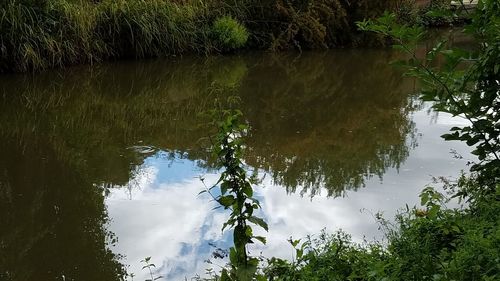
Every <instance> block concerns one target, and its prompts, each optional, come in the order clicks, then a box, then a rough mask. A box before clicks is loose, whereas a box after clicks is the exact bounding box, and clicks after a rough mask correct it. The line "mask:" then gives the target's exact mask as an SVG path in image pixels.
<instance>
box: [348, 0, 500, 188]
mask: <svg viewBox="0 0 500 281" xmlns="http://www.w3.org/2000/svg"><path fill="white" fill-rule="evenodd" d="M499 6H500V4H499V3H498V1H481V2H480V6H479V9H486V10H485V13H484V14H483V13H476V16H475V18H474V21H473V24H472V25H471V26H469V27H468V28H467V29H468V30H469V31H470V32H471V33H472V34H474V35H475V36H476V38H477V40H479V43H480V44H479V46H478V47H479V51H466V50H463V49H457V48H451V47H448V46H447V42H446V41H441V42H439V43H438V44H437V45H436V46H435V47H434V48H432V49H431V50H430V51H429V52H427V53H426V54H425V56H423V57H419V56H417V54H416V52H415V48H416V46H417V44H418V42H419V41H420V40H421V39H422V38H423V37H424V35H425V32H424V30H423V28H421V27H419V26H409V25H402V24H399V23H397V21H396V16H395V15H394V14H390V13H386V14H384V16H383V17H381V18H379V19H377V20H365V21H363V22H359V23H358V26H359V28H360V29H361V30H366V31H373V32H376V33H379V34H382V35H385V36H388V37H390V38H391V39H392V40H394V43H395V44H394V48H396V49H399V50H401V51H403V52H405V53H406V54H408V55H409V56H410V59H408V60H405V61H400V62H399V64H400V65H402V66H404V67H406V68H407V74H408V75H410V76H413V77H417V78H418V79H419V80H420V81H421V82H422V87H423V88H422V90H421V98H422V99H423V100H424V101H430V102H432V103H433V108H434V109H435V110H437V111H441V112H447V113H450V114H452V115H453V116H460V117H463V118H465V119H467V120H468V121H469V122H470V125H467V126H463V127H453V128H451V131H452V132H451V133H449V134H445V135H443V138H444V139H445V140H460V141H464V142H466V143H467V145H469V146H472V147H473V151H472V153H473V154H474V155H477V157H478V160H479V162H477V163H475V164H473V165H472V167H471V171H473V172H479V174H478V175H480V177H479V178H478V180H480V181H481V183H482V184H481V185H482V186H484V188H485V189H489V191H490V192H491V191H494V189H495V183H496V182H498V180H499V178H500V158H499V157H500V156H499V155H500V154H499V150H500V126H499V125H498V124H499V123H500V114H498V112H500V100H499V95H500V94H499V84H498V76H499V75H500V65H499V63H498V62H499V61H500V40H499V35H498V30H500V20H499V14H500V12H499V11H500V9H499ZM494 11H496V12H494Z"/></svg>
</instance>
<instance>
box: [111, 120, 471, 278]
mask: <svg viewBox="0 0 500 281" xmlns="http://www.w3.org/2000/svg"><path fill="white" fill-rule="evenodd" d="M413 119H414V121H415V122H416V123H417V125H418V127H419V132H420V133H421V134H422V137H421V139H420V140H419V146H417V147H416V148H415V149H414V150H413V151H412V153H411V154H410V157H409V158H408V159H407V161H406V162H405V163H404V164H403V165H402V167H401V168H400V169H399V172H398V170H397V169H395V168H393V169H389V170H388V171H387V172H386V174H385V175H384V177H383V183H382V181H381V179H379V178H371V179H369V180H367V182H366V186H367V188H364V189H359V190H358V191H357V192H354V191H348V192H347V193H346V196H345V197H339V198H329V197H327V196H326V195H327V192H326V191H323V192H322V193H320V194H318V195H317V196H315V197H314V198H312V199H311V198H309V197H307V196H306V197H301V196H300V195H299V194H289V193H287V191H286V188H284V187H281V186H274V185H273V182H272V179H271V177H265V179H264V181H263V182H262V183H261V185H260V186H259V187H257V188H256V197H258V198H259V200H260V201H261V204H262V207H263V209H262V216H263V217H264V218H265V219H266V221H267V222H268V224H269V229H270V231H269V233H265V234H264V235H265V236H266V237H267V240H268V244H267V245H265V246H261V245H256V246H254V247H253V248H251V250H252V253H253V254H254V255H258V254H259V253H260V252H261V251H262V253H263V254H264V256H267V257H270V256H280V257H284V258H290V257H291V254H292V249H291V247H290V246H289V245H288V242H287V240H288V238H289V237H290V235H293V237H294V238H302V237H305V236H306V235H309V234H317V233H319V232H320V231H321V229H323V228H325V227H326V229H327V230H328V231H330V232H333V231H335V230H337V229H343V230H345V231H346V232H347V233H350V234H351V235H352V236H353V239H354V240H355V241H358V242H361V241H362V240H363V238H364V237H366V238H367V239H368V240H371V239H373V238H374V237H376V238H380V237H381V234H380V232H379V231H378V226H377V225H376V223H375V221H374V219H373V217H372V213H375V212H377V211H383V212H384V214H385V216H386V217H387V218H392V217H393V216H394V214H395V212H396V210H397V209H398V208H401V207H403V206H404V205H405V204H406V203H408V205H409V206H413V205H415V204H417V201H418V197H417V195H418V193H419V192H420V190H421V189H422V188H423V187H424V186H425V185H426V184H429V183H430V181H431V175H433V176H441V175H443V176H456V174H457V172H458V170H459V169H460V168H463V167H464V166H465V165H464V163H465V161H466V159H463V160H458V159H453V158H452V157H451V155H450V153H449V151H450V149H455V150H457V151H458V152H460V153H463V154H465V153H466V152H467V151H468V149H467V148H466V147H465V146H464V145H463V144H462V143H459V142H443V141H442V140H440V139H439V138H437V137H436V136H438V135H440V134H442V133H445V132H446V131H447V129H448V128H449V125H450V124H452V123H453V124H455V123H456V122H461V120H457V119H451V118H450V117H449V116H447V115H446V116H445V115H440V118H439V119H438V120H437V122H433V123H432V125H429V124H431V123H430V122H429V116H428V114H427V113H426V112H425V111H419V112H417V113H415V115H414V116H413ZM202 172H203V171H201V170H200V168H199V167H197V165H196V164H195V163H194V162H192V161H190V160H187V159H177V160H175V161H172V160H171V159H165V158H162V157H158V155H155V156H152V157H149V158H148V159H146V161H145V164H144V165H143V166H142V167H141V168H140V169H139V172H138V173H136V178H134V179H133V180H132V181H134V182H135V183H137V184H138V187H137V188H134V189H133V190H132V196H131V197H132V200H128V198H129V194H128V193H127V191H125V190H124V189H115V190H113V191H112V192H111V194H110V196H109V197H108V199H107V205H108V210H109V214H110V217H111V218H113V221H112V223H111V227H110V229H111V230H112V231H113V232H115V233H116V234H117V236H118V238H119V242H118V246H117V248H116V251H117V252H119V253H122V254H125V255H126V260H125V263H127V264H129V265H130V269H129V272H131V273H135V274H137V275H138V276H139V277H141V275H142V274H146V272H145V271H144V272H143V271H141V266H142V265H141V264H140V263H139V261H140V260H141V259H143V258H144V257H146V256H152V257H153V262H155V263H156V265H157V267H158V268H157V270H158V274H161V275H164V276H166V277H167V280H183V279H184V277H185V276H187V277H188V278H189V277H191V276H193V275H194V274H195V273H203V272H204V270H205V269H206V268H207V267H209V265H208V264H206V263H204V260H206V259H208V258H210V254H211V252H212V250H213V248H211V247H210V246H209V245H208V243H209V242H215V244H217V246H219V247H223V248H227V247H228V246H229V245H230V243H231V242H230V237H229V234H228V233H225V235H224V236H223V235H222V234H221V232H220V228H221V226H222V223H223V222H224V221H225V219H226V218H227V213H225V212H224V211H222V210H221V209H217V210H213V208H214V207H215V206H216V205H217V204H216V203H215V202H213V201H211V198H210V197H209V196H208V195H206V194H203V195H199V196H198V195H197V194H198V193H199V191H201V190H202V189H203V184H202V183H201V182H200V180H199V179H198V178H197V176H198V175H200V173H202ZM204 177H205V181H206V183H207V185H209V186H210V184H213V183H214V182H215V181H216V180H217V178H218V176H217V175H216V174H206V175H204ZM363 210H365V211H363ZM256 229H257V228H256ZM259 232H261V231H259V230H257V233H259ZM218 263H219V264H221V263H222V262H221V261H220V260H219V261H218ZM138 280H140V278H139V279H138Z"/></svg>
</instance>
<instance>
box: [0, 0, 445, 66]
mask: <svg viewBox="0 0 500 281" xmlns="http://www.w3.org/2000/svg"><path fill="white" fill-rule="evenodd" d="M431 2H435V1H431ZM441 2H442V1H441ZM412 3H413V2H411V1H404V0H391V1H369V0H359V1H355V2H352V1H346V0H315V1H313V0H309V1H284V0H256V1H255V0H252V1H250V0H243V1H234V2H233V1H223V0H205V1H191V0H185V1H170V0H150V1H142V0H118V1H114V0H113V1H112V0H95V1H91V0H78V1H77V0H8V1H4V2H3V3H2V4H0V42H1V43H0V44H1V48H0V72H26V71H36V70H42V69H46V68H51V67H61V66H65V65H75V64H85V63H96V62H100V61H103V60H114V59H119V58H147V57H162V56H171V55H179V54H184V53H196V54H203V55H205V54H208V53H225V52H233V51H235V50H236V49H263V50H284V49H291V48H295V49H301V50H302V49H324V48H333V47H357V46H375V45H381V44H383V40H382V39H381V37H380V36H375V35H367V34H364V33H361V32H359V31H358V30H357V28H356V25H355V23H356V21H359V20H363V19H365V18H374V17H377V16H379V15H381V14H382V13H383V12H384V11H386V10H388V11H395V12H397V13H398V14H400V15H401V17H404V16H405V15H406V14H405V13H407V12H411V13H413V12H414V6H413V5H414V3H413V4H412ZM419 9H420V8H419Z"/></svg>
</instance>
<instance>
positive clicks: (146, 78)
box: [0, 50, 414, 195]
mask: <svg viewBox="0 0 500 281" xmlns="http://www.w3.org/2000/svg"><path fill="white" fill-rule="evenodd" d="M391 56H392V54H391V53H390V52H383V51H380V50H377V51H366V50H365V51H361V52H360V51H356V50H354V51H338V52H327V53H324V54H318V53H310V54H308V53H304V54H302V56H301V57H300V58H294V57H291V56H290V55H283V56H275V55H263V56H259V57H257V58H256V57H255V56H248V57H238V58H228V57H224V58H219V59H214V58H211V59H207V60H206V61H203V62H200V61H199V60H193V59H184V60H181V61H179V62H173V63H172V64H171V65H166V64H165V63H162V62H150V63H143V64H138V63H134V64H130V65H128V63H120V64H118V65H115V66H103V67H101V68H99V69H97V70H93V71H92V72H87V71H86V69H85V68H82V69H80V70H79V71H74V72H70V73H66V74H65V75H64V76H62V77H57V76H55V75H53V74H50V73H47V74H45V76H46V77H45V76H40V77H38V78H37V79H35V80H34V81H33V80H30V81H29V83H26V84H28V87H26V90H25V92H24V93H23V96H25V98H24V99H21V98H14V99H11V98H8V101H7V105H6V107H7V110H11V111H12V112H11V116H16V118H15V119H14V120H13V119H10V121H14V122H11V123H9V124H8V126H10V127H11V128H6V129H2V127H1V126H4V125H6V122H2V123H0V129H2V130H3V131H11V132H12V131H14V132H18V133H19V131H20V130H21V129H20V128H22V127H24V128H25V130H31V129H32V128H34V129H35V134H36V133H37V132H38V133H43V134H45V135H51V136H52V137H51V142H52V143H53V144H54V147H55V150H57V151H59V155H60V156H61V155H64V157H65V159H66V160H67V161H71V162H78V165H81V166H82V169H84V170H86V171H87V173H89V174H91V177H90V178H92V179H93V180H94V181H99V183H100V184H105V183H107V184H108V185H109V184H110V183H111V184H112V185H121V186H123V185H126V183H127V182H128V181H129V180H130V178H131V177H132V174H133V171H135V170H136V168H135V167H137V166H138V165H140V164H141V163H143V160H144V158H145V157H147V156H150V155H151V154H147V153H146V154H141V153H135V152H134V151H133V150H130V149H127V148H128V147H130V146H133V145H137V144H139V143H140V144H144V145H150V146H152V147H155V148H158V149H162V150H165V151H173V152H180V153H181V154H182V155H184V156H185V157H187V158H189V159H191V160H207V159H209V157H208V155H207V153H206V151H205V150H204V149H202V148H201V147H202V146H201V144H200V143H198V140H199V139H200V138H202V137H206V135H207V132H206V131H205V130H204V128H203V127H200V126H199V125H200V123H202V122H203V121H202V120H201V119H200V118H198V114H199V113H200V112H202V111H204V110H206V109H207V108H210V107H211V106H212V105H213V100H214V96H213V94H210V91H209V90H208V88H210V87H216V88H223V89H230V90H231V92H232V93H235V92H236V93H239V96H240V97H241V99H242V104H241V107H242V110H243V112H244V113H245V115H246V117H247V118H248V121H249V122H250V125H251V126H252V129H253V130H252V136H251V137H250V138H249V139H248V148H249V149H248V153H247V159H246V161H247V163H249V164H250V165H252V166H255V167H259V168H263V169H265V170H267V171H270V172H271V173H272V174H273V177H274V180H275V181H276V182H277V183H278V184H281V185H284V186H286V187H287V188H288V189H289V190H290V191H295V190H296V189H297V187H300V188H301V190H302V191H303V192H305V191H310V192H311V194H315V193H316V192H317V190H318V188H319V187H320V186H324V187H325V188H327V189H328V191H329V192H328V193H329V194H330V195H339V194H340V193H341V191H342V190H344V189H345V188H354V189H356V188H358V187H360V186H363V184H364V180H365V178H366V177H369V176H373V175H377V176H381V175H382V174H383V173H384V172H385V170H386V169H387V168H388V167H396V168H397V167H398V166H399V164H400V163H401V162H403V161H404V160H405V158H406V157H407V155H408V149H409V148H408V145H411V142H412V140H413V133H414V128H413V125H412V123H411V121H410V118H409V116H408V114H409V112H410V111H411V109H412V104H411V103H409V102H411V99H408V97H407V95H406V94H405V93H406V92H408V90H409V88H410V87H411V85H408V83H406V82H404V81H402V80H401V76H400V75H399V73H397V72H395V71H394V70H393V68H392V67H391V66H388V65H387V61H389V60H391ZM47 81H50V82H47ZM3 84H4V85H7V86H6V88H8V85H9V84H8V83H3ZM11 94H12V95H15V94H18V93H11ZM220 94H221V93H219V95H220ZM224 94H225V93H222V95H224ZM219 98H221V97H219ZM222 98H223V97H222ZM16 101H17V102H16ZM19 107H21V108H24V112H21V113H20V114H19ZM14 112H16V114H14ZM34 115H35V116H38V117H37V118H33V116H34ZM4 121H5V120H4ZM17 125H19V126H18V127H16V128H12V126H17ZM407 136H410V141H409V142H410V143H407Z"/></svg>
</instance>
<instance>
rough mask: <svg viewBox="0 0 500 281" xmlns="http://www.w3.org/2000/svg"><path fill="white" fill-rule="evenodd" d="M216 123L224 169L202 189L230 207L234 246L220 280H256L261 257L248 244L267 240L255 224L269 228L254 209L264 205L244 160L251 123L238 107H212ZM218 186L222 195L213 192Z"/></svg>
mask: <svg viewBox="0 0 500 281" xmlns="http://www.w3.org/2000/svg"><path fill="white" fill-rule="evenodd" d="M212 115H213V116H216V117H215V121H214V123H215V125H216V126H217V128H218V130H217V134H216V135H215V136H214V137H213V139H212V142H213V144H212V149H213V154H214V155H215V156H216V158H217V159H218V161H219V165H220V167H221V168H222V169H223V172H222V174H221V175H220V178H219V180H218V181H217V183H216V184H215V185H214V186H212V187H211V188H207V189H206V190H204V191H202V192H208V193H210V194H211V195H212V197H213V198H214V199H215V200H216V201H217V202H218V203H219V204H220V205H221V206H222V207H224V209H229V210H231V214H230V216H229V218H228V220H227V221H226V222H225V223H224V225H223V226H222V230H223V231H224V229H226V228H229V229H232V230H233V242H234V247H231V248H230V249H229V261H230V264H229V265H230V268H229V270H228V269H223V270H222V272H221V276H220V280H241V281H245V280H253V279H254V278H256V272H257V267H258V264H259V259H258V258H256V257H252V256H250V255H249V253H248V249H247V247H248V245H249V244H252V243H254V242H255V241H260V242H262V243H264V244H265V243H266V239H265V237H263V236H256V235H254V234H253V228H252V224H253V225H256V226H259V227H261V228H263V229H264V230H266V231H267V230H268V226H267V223H266V222H265V221H264V220H263V219H262V218H260V217H258V216H256V214H255V212H256V211H257V210H258V209H260V208H261V206H260V203H259V201H258V200H257V199H256V198H255V197H254V191H253V188H252V184H253V183H255V178H254V177H249V176H248V175H247V172H246V170H245V165H244V163H243V162H242V157H243V155H242V154H243V140H242V138H243V137H244V136H245V134H246V133H247V132H248V129H249V128H248V126H247V125H245V124H244V123H242V122H241V121H240V119H241V117H242V113H241V111H239V110H222V111H212ZM216 187H219V190H220V195H218V196H214V195H213V194H212V192H211V190H213V189H214V188H216Z"/></svg>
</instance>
